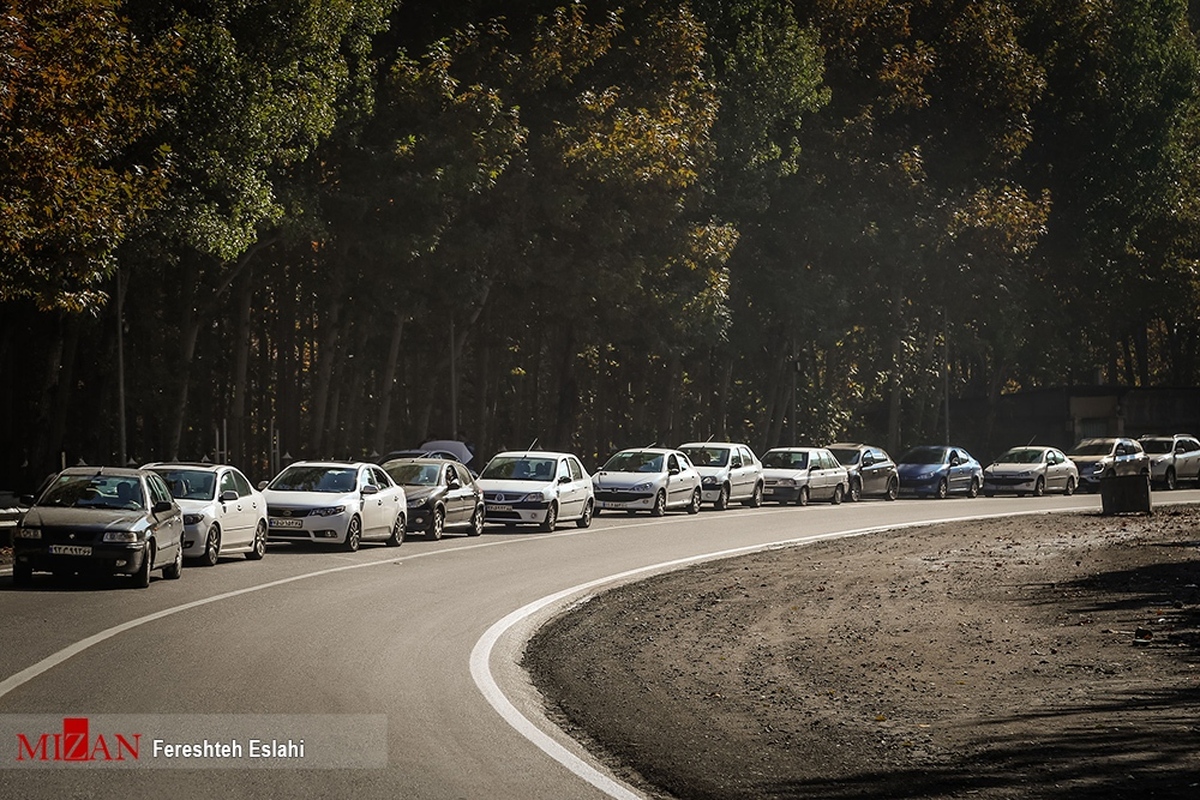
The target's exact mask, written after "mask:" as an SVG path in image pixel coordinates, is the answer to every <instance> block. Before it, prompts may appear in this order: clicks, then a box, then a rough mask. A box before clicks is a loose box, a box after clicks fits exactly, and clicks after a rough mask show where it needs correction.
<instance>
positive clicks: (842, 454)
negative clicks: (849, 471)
mask: <svg viewBox="0 0 1200 800" xmlns="http://www.w3.org/2000/svg"><path fill="white" fill-rule="evenodd" d="M829 452H831V453H833V457H834V458H836V459H837V460H838V462H839V463H841V465H842V466H843V467H853V466H854V465H855V464H857V463H858V459H859V456H861V455H862V453H860V452H859V450H858V449H857V448H852V447H846V448H842V447H837V448H834V447H831V448H829Z"/></svg>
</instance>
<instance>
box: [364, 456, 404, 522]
mask: <svg viewBox="0 0 1200 800" xmlns="http://www.w3.org/2000/svg"><path fill="white" fill-rule="evenodd" d="M371 475H372V476H374V478H375V485H376V486H378V487H379V494H380V503H379V509H380V517H379V524H380V526H381V527H382V529H383V531H384V532H385V533H390V532H391V530H392V524H393V523H394V522H395V521H396V517H397V516H398V515H399V514H400V513H401V511H406V510H407V509H406V508H403V507H402V503H401V501H400V495H401V493H402V492H401V488H400V485H399V484H398V483H396V482H395V481H394V480H392V476H391V475H388V474H387V470H385V469H384V468H383V467H375V466H372V467H371Z"/></svg>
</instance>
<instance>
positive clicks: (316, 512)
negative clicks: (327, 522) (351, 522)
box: [309, 506, 346, 517]
mask: <svg viewBox="0 0 1200 800" xmlns="http://www.w3.org/2000/svg"><path fill="white" fill-rule="evenodd" d="M345 511H346V507H345V506H329V507H328V508H314V509H313V510H312V511H311V512H309V513H310V514H312V515H313V516H314V517H332V516H335V515H337V514H342V513H344V512H345Z"/></svg>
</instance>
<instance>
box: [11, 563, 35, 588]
mask: <svg viewBox="0 0 1200 800" xmlns="http://www.w3.org/2000/svg"><path fill="white" fill-rule="evenodd" d="M12 582H13V586H21V587H24V586H28V585H29V584H31V583H33V566H32V565H31V564H27V563H25V562H23V561H18V562H16V563H15V564H13V572H12Z"/></svg>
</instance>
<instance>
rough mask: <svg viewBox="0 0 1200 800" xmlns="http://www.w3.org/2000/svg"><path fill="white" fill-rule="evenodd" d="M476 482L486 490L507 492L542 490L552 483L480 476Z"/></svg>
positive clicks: (522, 492)
mask: <svg viewBox="0 0 1200 800" xmlns="http://www.w3.org/2000/svg"><path fill="white" fill-rule="evenodd" d="M475 482H476V483H478V484H479V488H480V489H483V490H484V491H485V492H507V493H509V494H530V493H531V492H540V491H542V490H544V489H546V488H547V487H548V486H550V485H551V484H550V482H549V481H511V480H509V481H506V480H502V479H500V478H479V479H477V480H476V481H475Z"/></svg>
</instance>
